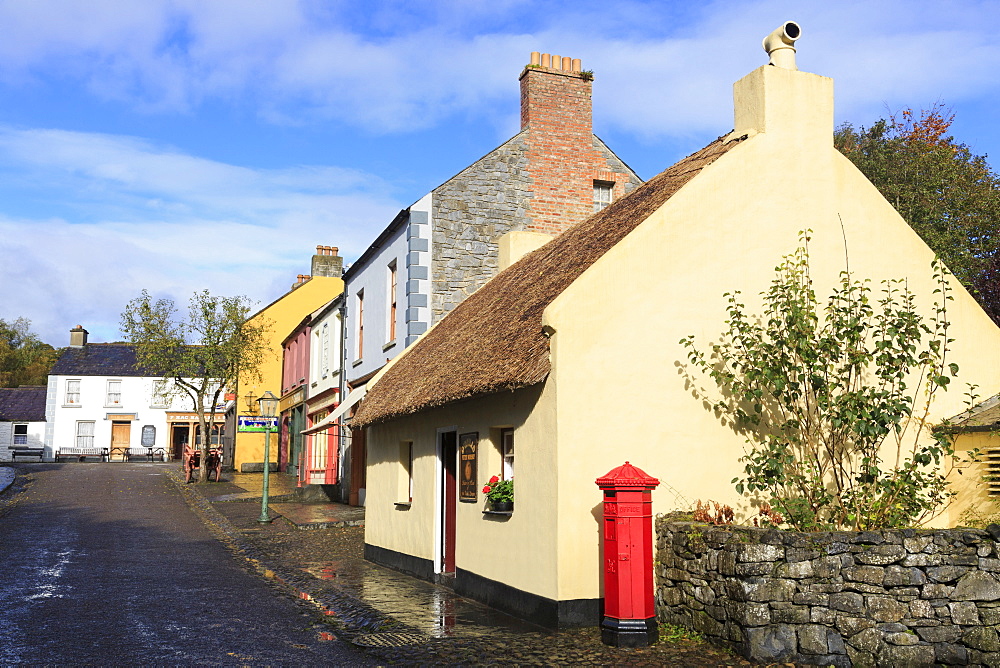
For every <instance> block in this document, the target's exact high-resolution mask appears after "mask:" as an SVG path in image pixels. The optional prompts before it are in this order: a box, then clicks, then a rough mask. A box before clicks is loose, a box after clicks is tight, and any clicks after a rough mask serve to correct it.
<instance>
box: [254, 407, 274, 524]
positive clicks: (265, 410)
mask: <svg viewBox="0 0 1000 668" xmlns="http://www.w3.org/2000/svg"><path fill="white" fill-rule="evenodd" d="M257 403H258V404H260V415H261V417H263V418H264V419H265V420H266V421H267V423H266V424H265V426H264V489H263V494H262V495H261V497H260V517H259V518H257V521H258V522H260V523H261V524H270V523H271V516H270V515H269V514H268V512H267V494H268V490H269V486H270V483H271V418H273V417H274V413H275V411H276V410H277V408H278V397H276V396H274V395H273V394H271V391H270V390H268V391H267V392H265V393H264V396H262V397H261V398H260V399H258V400H257Z"/></svg>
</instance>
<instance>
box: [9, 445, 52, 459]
mask: <svg viewBox="0 0 1000 668" xmlns="http://www.w3.org/2000/svg"><path fill="white" fill-rule="evenodd" d="M44 456H45V448H30V447H28V446H27V445H13V446H11V448H10V460H11V461H14V458H16V457H38V461H42V457H44Z"/></svg>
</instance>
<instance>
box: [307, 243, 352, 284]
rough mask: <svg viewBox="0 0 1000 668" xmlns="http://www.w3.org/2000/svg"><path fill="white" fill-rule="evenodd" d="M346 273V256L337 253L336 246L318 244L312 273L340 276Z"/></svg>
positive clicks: (315, 274) (314, 274) (313, 259)
mask: <svg viewBox="0 0 1000 668" xmlns="http://www.w3.org/2000/svg"><path fill="white" fill-rule="evenodd" d="M343 274H344V258H342V257H340V256H339V255H337V247H336V246H316V254H315V255H313V257H312V275H313V276H330V277H333V278H340V277H341V276H342V275H343Z"/></svg>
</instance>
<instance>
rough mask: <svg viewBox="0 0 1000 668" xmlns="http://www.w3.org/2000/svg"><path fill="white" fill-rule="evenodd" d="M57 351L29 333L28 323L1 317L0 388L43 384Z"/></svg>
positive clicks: (29, 325) (32, 333)
mask: <svg viewBox="0 0 1000 668" xmlns="http://www.w3.org/2000/svg"><path fill="white" fill-rule="evenodd" d="M57 357H58V352H57V351H56V349H55V348H53V347H52V346H50V345H49V344H47V343H42V342H41V341H40V340H39V338H38V336H37V335H36V334H35V333H34V332H32V331H31V321H30V320H28V319H27V318H17V319H15V320H11V321H7V320H4V319H2V318H0V387H19V386H21V385H45V383H46V382H47V381H48V376H49V370H50V369H52V365H53V364H55V361H56V358H57Z"/></svg>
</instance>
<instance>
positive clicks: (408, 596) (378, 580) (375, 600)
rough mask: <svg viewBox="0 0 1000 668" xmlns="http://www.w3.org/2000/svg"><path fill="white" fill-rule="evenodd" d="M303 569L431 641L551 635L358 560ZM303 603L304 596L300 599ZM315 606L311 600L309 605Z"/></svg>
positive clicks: (440, 590) (444, 590) (491, 609)
mask: <svg viewBox="0 0 1000 668" xmlns="http://www.w3.org/2000/svg"><path fill="white" fill-rule="evenodd" d="M303 570H304V571H305V572H307V573H309V574H310V575H312V576H313V577H315V578H317V579H320V580H326V581H333V580H335V581H336V583H337V588H338V589H341V590H343V591H344V592H346V593H348V594H351V595H352V596H354V597H356V598H359V599H361V600H363V601H364V602H365V603H366V604H368V605H370V606H371V607H373V608H375V609H376V610H378V611H380V612H382V613H383V614H386V615H388V616H391V617H393V618H394V619H396V620H397V621H399V622H401V623H402V624H405V625H406V626H409V627H410V628H412V629H414V630H416V631H420V632H422V633H424V634H426V635H428V636H431V637H434V638H447V637H454V636H457V635H459V634H461V635H463V636H486V635H491V634H495V633H497V631H498V630H500V629H503V630H506V631H512V632H515V633H544V634H549V633H550V631H548V630H547V629H542V628H540V627H537V626H534V625H533V624H529V623H527V622H524V621H522V620H519V619H516V618H514V617H510V616H508V615H505V614H504V613H502V612H499V611H497V610H495V609H493V608H490V607H488V606H486V605H483V604H481V603H478V602H475V601H471V600H469V599H466V598H463V597H461V596H459V595H457V594H456V593H455V592H453V591H451V590H450V589H447V588H445V587H440V586H437V585H434V584H432V583H430V582H425V581H424V580H418V579H416V578H412V577H409V576H407V575H403V574H401V573H396V572H395V571H391V570H388V569H385V568H381V567H379V566H375V565H374V564H371V563H368V562H366V561H363V560H360V559H346V560H343V561H332V562H330V561H327V562H314V563H310V564H306V565H305V567H304V568H303ZM304 598H305V597H304ZM314 603H315V601H314Z"/></svg>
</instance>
